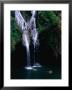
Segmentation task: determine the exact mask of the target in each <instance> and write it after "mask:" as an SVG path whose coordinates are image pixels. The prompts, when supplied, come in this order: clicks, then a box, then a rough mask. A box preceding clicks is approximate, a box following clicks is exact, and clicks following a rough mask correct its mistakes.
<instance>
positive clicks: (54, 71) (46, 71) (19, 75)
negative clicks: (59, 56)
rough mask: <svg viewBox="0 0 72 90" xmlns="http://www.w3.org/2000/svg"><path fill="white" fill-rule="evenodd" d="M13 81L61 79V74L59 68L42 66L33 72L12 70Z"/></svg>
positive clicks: (21, 69)
mask: <svg viewBox="0 0 72 90" xmlns="http://www.w3.org/2000/svg"><path fill="white" fill-rule="evenodd" d="M11 79H61V72H60V70H59V69H58V68H57V67H48V66H42V67H37V68H34V69H33V70H27V69H25V68H24V67H21V68H17V69H13V70H12V72H11Z"/></svg>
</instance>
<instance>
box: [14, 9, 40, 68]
mask: <svg viewBox="0 0 72 90" xmlns="http://www.w3.org/2000/svg"><path fill="white" fill-rule="evenodd" d="M31 13H32V16H31V19H30V21H28V22H26V21H25V20H24V18H23V17H22V15H21V13H20V11H18V10H17V11H15V18H16V21H17V24H18V26H19V27H20V29H21V32H22V39H23V45H24V46H26V50H27V66H26V69H33V67H41V65H40V64H38V63H36V61H35V48H36V46H37V45H38V44H39V41H38V32H37V29H36V18H35V15H36V11H32V12H31ZM29 29H30V30H31V31H30V32H31V37H32V40H33V45H34V65H33V66H31V63H30V49H29V45H30V37H29V33H28V32H29Z"/></svg>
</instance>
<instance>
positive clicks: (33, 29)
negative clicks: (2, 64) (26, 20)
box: [30, 10, 41, 67]
mask: <svg viewBox="0 0 72 90" xmlns="http://www.w3.org/2000/svg"><path fill="white" fill-rule="evenodd" d="M31 13H32V17H31V19H30V25H31V35H32V40H33V45H34V65H33V67H41V65H40V64H39V63H36V61H35V49H36V46H38V45H39V40H38V31H37V29H36V18H35V15H36V11H35V10H34V11H32V12H31Z"/></svg>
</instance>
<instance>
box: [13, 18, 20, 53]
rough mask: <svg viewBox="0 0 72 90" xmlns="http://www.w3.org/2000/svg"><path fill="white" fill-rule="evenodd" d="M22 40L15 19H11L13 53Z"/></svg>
mask: <svg viewBox="0 0 72 90" xmlns="http://www.w3.org/2000/svg"><path fill="white" fill-rule="evenodd" d="M20 40H21V32H20V31H19V27H18V26H17V24H16V21H15V18H14V17H11V48H12V51H13V50H14V49H15V45H16V43H17V42H19V41H20Z"/></svg>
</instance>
